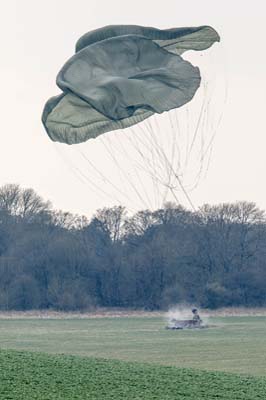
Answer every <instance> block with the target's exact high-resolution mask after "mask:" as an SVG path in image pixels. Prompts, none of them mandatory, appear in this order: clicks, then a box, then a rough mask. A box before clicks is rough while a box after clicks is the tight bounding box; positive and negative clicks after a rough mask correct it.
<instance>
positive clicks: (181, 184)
mask: <svg viewBox="0 0 266 400" xmlns="http://www.w3.org/2000/svg"><path fill="white" fill-rule="evenodd" d="M155 120H156V118H155ZM157 124H158V123H157ZM162 155H163V157H164V159H165V162H166V164H168V166H169V168H170V169H171V171H172V173H173V174H174V176H175V178H176V180H177V182H178V184H179V187H180V188H181V191H182V192H183V194H184V196H185V198H186V199H187V201H188V203H189V205H190V206H191V208H192V209H193V210H194V211H196V208H195V206H194V204H193V202H192V200H191V198H190V196H189V195H188V193H187V191H186V189H185V187H184V185H183V183H182V181H181V179H180V177H179V176H178V175H177V174H176V172H175V171H174V169H173V167H172V166H171V164H170V162H169V160H168V158H167V156H166V155H165V153H164V152H162ZM172 190H173V188H172ZM179 204H180V203H179Z"/></svg>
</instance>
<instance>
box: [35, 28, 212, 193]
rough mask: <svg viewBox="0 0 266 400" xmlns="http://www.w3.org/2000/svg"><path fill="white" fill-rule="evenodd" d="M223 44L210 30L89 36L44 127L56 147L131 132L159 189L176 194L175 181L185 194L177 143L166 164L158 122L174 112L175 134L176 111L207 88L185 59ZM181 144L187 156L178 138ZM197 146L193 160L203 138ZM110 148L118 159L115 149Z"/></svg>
mask: <svg viewBox="0 0 266 400" xmlns="http://www.w3.org/2000/svg"><path fill="white" fill-rule="evenodd" d="M219 41H220V37H219V35H218V33H217V32H216V31H215V30H214V29H213V28H212V27H210V26H200V27H190V28H172V29H164V30H161V29H156V28H152V27H142V26H136V25H113V26H107V27H104V28H100V29H97V30H94V31H91V32H88V33H86V34H85V35H83V36H82V37H81V38H80V39H79V40H78V42H77V44H76V53H75V54H74V56H73V57H71V58H70V59H69V60H68V61H67V62H66V63H65V65H64V66H63V67H62V69H61V70H60V72H59V73H58V75H57V79H56V82H57V85H58V86H59V88H60V89H61V90H62V93H61V94H60V95H58V96H55V97H52V98H51V99H50V100H48V102H47V103H46V105H45V107H44V111H43V115H42V122H43V124H44V127H45V129H46V131H47V133H48V135H49V137H50V138H51V139H52V140H53V141H55V142H61V143H65V144H69V145H72V144H76V145H77V144H79V143H83V142H85V141H88V140H89V139H94V138H96V137H98V136H101V135H102V134H105V133H107V132H110V133H108V135H110V134H111V132H113V131H116V130H120V131H122V132H127V131H128V130H129V131H130V134H131V137H128V136H127V140H130V141H131V143H133V145H134V148H135V151H136V152H137V153H138V154H139V155H140V156H141V157H142V158H143V159H145V160H146V161H145V165H144V168H143V170H146V175H148V176H150V178H151V179H152V181H153V184H154V185H157V186H158V185H159V184H162V185H163V186H165V187H168V188H170V189H171V192H172V193H173V188H174V184H173V183H172V180H173V178H172V177H173V176H174V178H175V179H176V180H177V181H178V183H179V185H181V187H182V183H181V178H180V176H179V173H177V172H176V171H177V166H174V165H173V162H174V158H175V150H174V148H173V143H172V144H171V145H170V148H169V149H168V150H169V151H170V153H171V156H169V155H168V156H166V154H165V152H164V150H163V149H162V147H161V146H160V143H159V142H160V138H158V137H155V136H154V131H155V130H156V131H157V132H158V131H159V130H160V122H159V123H158V122H157V120H156V119H155V120H152V118H151V117H153V116H154V117H156V115H158V114H165V112H166V114H169V121H170V125H171V126H173V118H172V117H171V114H170V110H176V109H179V108H181V109H182V108H183V106H184V105H186V104H187V103H189V102H191V100H192V99H193V97H194V96H195V94H196V92H197V91H198V89H199V87H200V85H201V74H200V70H199V68H198V67H196V66H193V65H192V64H191V63H190V62H189V61H187V60H185V59H184V58H183V57H181V55H182V54H183V53H184V52H185V51H188V50H195V51H202V50H205V49H208V48H209V47H211V46H212V45H213V44H214V43H215V42H219ZM145 120H147V123H146V125H144V126H143V125H142V124H141V123H142V122H143V121H145ZM177 124H178V123H177ZM155 125H156V126H155ZM135 126H136V127H137V128H139V129H140V131H139V132H140V133H141V138H140V139H138V140H140V141H138V142H137V141H136V139H134V138H132V133H134V134H135V136H136V137H137V134H136V132H135V131H134V130H133V128H135ZM126 128H128V129H126ZM175 129H176V128H175ZM179 129H180V128H179ZM195 129H196V130H198V128H195ZM160 134H161V132H160ZM162 134H163V133H162ZM145 135H146V136H147V137H148V139H147V137H146V138H145ZM103 136H105V135H103ZM125 136H126V135H125ZM134 140H135V142H134ZM173 140H174V145H175V147H176V148H177V149H178V151H179V150H180V149H179V148H178V143H177V138H176V137H174V135H173ZM190 140H191V143H190V144H187V152H191V149H192V147H193V143H194V141H195V138H193V137H192V138H191V139H190ZM124 144H125V143H124ZM124 144H123V146H124ZM105 146H106V147H107V146H108V147H109V149H108V152H111V153H112V152H113V150H112V148H111V146H109V142H108V144H107V143H105ZM141 146H146V147H147V148H149V152H150V154H149V155H148V156H147V154H146V156H143V154H144V150H143V148H141ZM119 150H121V148H120V149H119ZM181 150H182V149H181ZM82 155H83V157H84V158H86V156H84V154H82ZM111 157H113V158H115V157H116V156H114V154H111ZM114 161H115V162H117V161H116V160H114ZM88 162H89V163H91V160H88ZM138 163H139V161H138ZM178 163H179V164H180V161H178ZM93 168H95V167H94V166H93ZM162 170H164V174H163V175H164V176H162V177H161V176H160V171H162ZM97 172H98V173H99V175H101V174H102V173H101V171H97ZM165 174H166V175H165ZM105 182H106V181H105ZM111 184H112V183H111ZM142 186H145V183H144V184H143V183H142ZM134 190H135V188H134ZM182 190H184V188H182ZM156 191H157V192H158V187H157V188H156ZM165 198H166V196H164V199H165Z"/></svg>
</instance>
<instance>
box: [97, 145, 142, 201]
mask: <svg viewBox="0 0 266 400" xmlns="http://www.w3.org/2000/svg"><path fill="white" fill-rule="evenodd" d="M100 140H101V143H102V144H103V146H104V147H105V149H106V151H107V152H108V154H109V156H110V157H111V158H112V160H113V161H114V163H115V165H116V166H117V168H118V170H119V171H121V172H122V173H123V175H124V177H125V180H126V182H127V183H129V185H130V186H131V187H132V189H133V191H134V192H135V193H136V195H137V196H138V198H139V199H140V201H141V202H144V199H143V197H142V196H141V194H140V193H139V191H138V190H137V188H136V187H135V185H134V184H133V183H132V182H131V180H130V179H128V174H126V173H125V172H124V170H123V169H122V168H120V166H119V163H118V162H117V160H116V158H115V157H114V156H113V154H112V152H110V150H109V149H108V146H106V144H105V143H104V140H102V138H100ZM145 206H146V207H147V204H146V205H145Z"/></svg>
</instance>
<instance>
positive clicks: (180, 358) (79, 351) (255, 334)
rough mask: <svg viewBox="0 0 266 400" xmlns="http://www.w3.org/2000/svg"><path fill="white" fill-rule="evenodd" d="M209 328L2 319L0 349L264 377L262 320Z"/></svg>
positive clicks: (227, 320) (146, 320) (143, 320)
mask: <svg viewBox="0 0 266 400" xmlns="http://www.w3.org/2000/svg"><path fill="white" fill-rule="evenodd" d="M209 322H210V323H211V324H213V325H215V327H212V328H210V329H203V330H196V331H192V330H190V331H188V330H187V331H169V330H165V329H164V326H165V321H164V319H163V318H159V317H124V318H93V319H1V320H0V348H1V349H16V350H29V351H39V352H40V351H41V352H46V353H60V354H62V353H64V354H73V355H82V356H89V357H97V358H107V359H120V360H125V361H138V362H149V363H155V364H160V365H171V366H176V367H186V368H197V369H200V370H210V371H214V370H218V371H225V372H233V373H237V374H248V375H254V376H255V375H257V376H265V377H266V317H224V318H212V319H210V321H209Z"/></svg>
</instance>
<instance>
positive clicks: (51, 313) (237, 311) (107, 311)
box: [0, 305, 266, 319]
mask: <svg viewBox="0 0 266 400" xmlns="http://www.w3.org/2000/svg"><path fill="white" fill-rule="evenodd" d="M183 308H184V306H180V308H179V306H178V305H177V306H175V307H173V309H180V310H182V309H183ZM186 308H189V307H186ZM200 312H201V314H202V315H203V316H209V317H230V316H232V317H237V316H258V317H259V316H266V307H261V308H260V307H250V308H249V307H224V308H219V309H215V310H210V309H200ZM166 314H167V311H146V310H133V309H125V308H98V309H94V310H89V311H80V312H79V311H68V312H65V311H57V310H46V309H45V310H27V311H15V310H14V311H13V310H9V311H3V310H0V319H17V318H19V319H21V318H25V319H27V318H40V319H41V318H49V319H50V318H51V319H74V318H79V319H83V318H84V319H85V318H107V317H110V318H116V317H117V318H118V317H121V318H122V317H124V318H125V317H146V318H147V317H164V316H165V315H166Z"/></svg>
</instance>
